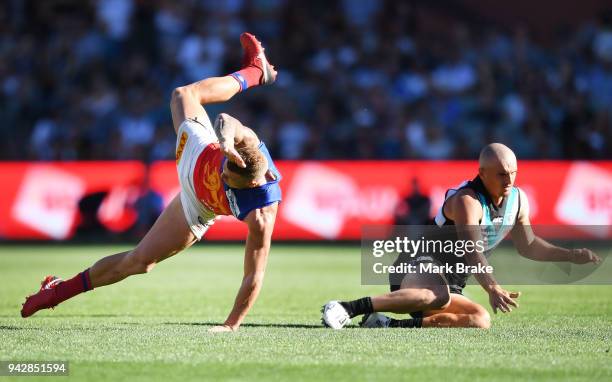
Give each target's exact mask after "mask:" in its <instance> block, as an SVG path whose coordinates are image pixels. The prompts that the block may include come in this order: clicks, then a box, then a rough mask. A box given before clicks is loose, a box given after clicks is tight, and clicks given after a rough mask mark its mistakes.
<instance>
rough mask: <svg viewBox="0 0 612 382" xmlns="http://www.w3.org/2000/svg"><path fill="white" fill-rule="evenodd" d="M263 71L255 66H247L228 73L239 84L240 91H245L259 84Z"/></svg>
mask: <svg viewBox="0 0 612 382" xmlns="http://www.w3.org/2000/svg"><path fill="white" fill-rule="evenodd" d="M262 75H263V71H262V70H261V69H259V68H258V67H256V66H247V67H246V68H242V69H240V70H239V71H237V72H234V73H232V74H230V76H232V77H234V79H235V80H236V81H238V84H240V91H241V92H242V91H245V90H247V89H248V88H250V87H252V86H257V85H259V80H260V79H261V76H262Z"/></svg>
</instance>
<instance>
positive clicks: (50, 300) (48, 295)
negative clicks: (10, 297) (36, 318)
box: [21, 276, 64, 318]
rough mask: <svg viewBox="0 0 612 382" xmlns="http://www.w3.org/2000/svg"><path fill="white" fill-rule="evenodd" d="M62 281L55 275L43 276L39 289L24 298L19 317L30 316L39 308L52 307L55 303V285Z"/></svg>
mask: <svg viewBox="0 0 612 382" xmlns="http://www.w3.org/2000/svg"><path fill="white" fill-rule="evenodd" d="M62 281H64V280H62V279H60V278H59V277H55V276H47V277H45V279H44V280H43V281H42V283H40V290H39V291H38V292H37V293H35V294H33V295H30V296H28V297H27V298H26V301H25V303H24V304H23V307H22V308H21V317H23V318H26V317H30V316H31V315H33V314H34V313H36V312H38V311H39V310H41V309H49V308H54V307H55V306H56V305H57V303H56V302H55V301H56V296H55V287H56V286H57V285H58V284H59V283H61V282H62Z"/></svg>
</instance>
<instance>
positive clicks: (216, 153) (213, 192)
mask: <svg viewBox="0 0 612 382" xmlns="http://www.w3.org/2000/svg"><path fill="white" fill-rule="evenodd" d="M224 158H225V156H224V155H223V152H222V151H221V147H220V146H219V144H218V143H211V144H209V145H208V146H207V147H206V148H205V149H204V150H203V151H202V153H201V154H200V157H199V158H198V160H197V162H196V168H195V171H194V172H193V184H194V186H195V191H196V195H197V197H198V199H200V201H201V202H202V203H203V204H204V205H205V206H206V208H208V209H209V210H211V211H212V212H214V213H215V215H231V214H232V211H231V210H230V206H229V201H228V200H227V196H226V195H225V189H224V188H223V181H222V180H221V172H222V171H223V167H222V166H223V159H224Z"/></svg>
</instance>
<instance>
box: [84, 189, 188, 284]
mask: <svg viewBox="0 0 612 382" xmlns="http://www.w3.org/2000/svg"><path fill="white" fill-rule="evenodd" d="M195 241H196V237H195V235H194V234H193V232H191V230H190V229H189V226H188V225H187V222H186V220H185V214H184V212H183V207H182V205H181V198H180V197H179V195H177V196H176V197H175V198H174V199H173V200H172V201H171V202H170V204H169V205H168V207H166V209H165V210H164V211H163V212H162V214H161V215H160V216H159V218H158V219H157V221H156V222H155V224H153V227H151V229H150V230H149V232H147V234H146V235H145V237H144V238H143V239H142V240H141V241H140V243H138V245H137V246H136V248H134V249H133V250H131V251H128V252H123V253H118V254H116V255H112V256H108V257H105V258H103V259H101V260H99V261H98V262H96V263H95V264H94V265H93V266H92V267H91V268H90V269H89V278H90V280H91V286H92V288H97V287H100V286H104V285H109V284H113V283H116V282H118V281H121V280H123V279H124V278H126V277H128V276H131V275H135V274H141V273H147V272H149V271H151V269H153V267H154V266H155V264H157V263H159V262H160V261H163V260H165V259H167V258H168V257H170V256H172V255H175V254H177V253H178V252H180V251H182V250H183V249H185V248H188V247H189V246H191V245H192V244H193V243H194V242H195Z"/></svg>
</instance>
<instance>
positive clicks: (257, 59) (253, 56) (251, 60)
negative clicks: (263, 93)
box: [240, 32, 276, 85]
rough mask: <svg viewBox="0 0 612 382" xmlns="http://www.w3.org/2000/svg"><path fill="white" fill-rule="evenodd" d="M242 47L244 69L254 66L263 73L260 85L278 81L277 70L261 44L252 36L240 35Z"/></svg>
mask: <svg viewBox="0 0 612 382" xmlns="http://www.w3.org/2000/svg"><path fill="white" fill-rule="evenodd" d="M240 45H242V49H243V52H244V53H243V55H242V67H243V68H246V67H249V66H254V67H256V68H259V69H260V70H261V71H262V73H263V74H262V76H261V78H260V79H259V84H260V85H268V84H271V83H273V82H274V81H275V80H276V70H274V66H273V65H271V64H270V63H269V62H268V59H267V58H266V55H265V53H264V50H265V49H264V47H263V46H262V45H261V42H259V41H258V40H257V38H255V36H253V35H252V34H250V33H248V32H245V33H243V34H241V35H240Z"/></svg>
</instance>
